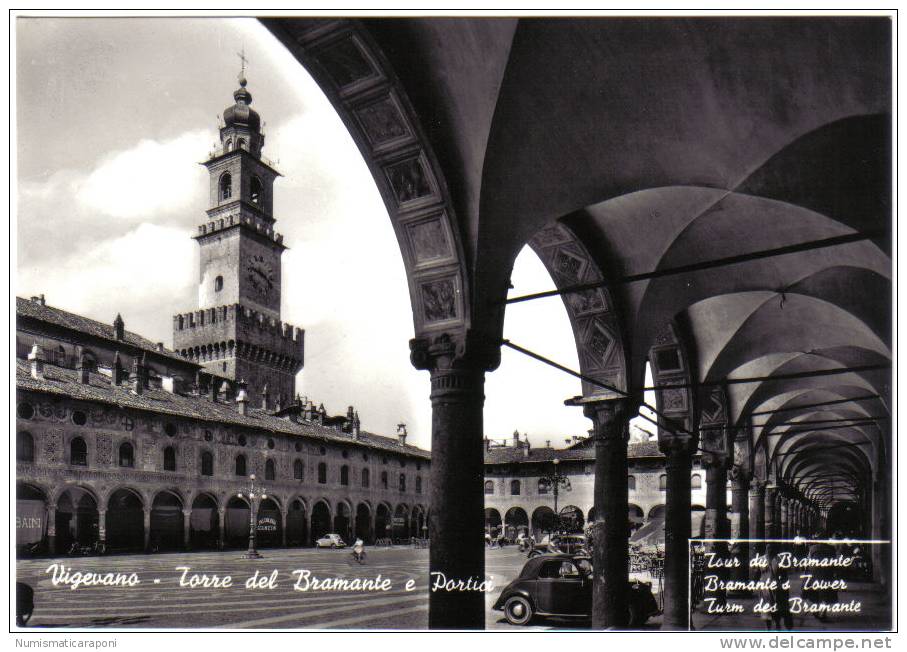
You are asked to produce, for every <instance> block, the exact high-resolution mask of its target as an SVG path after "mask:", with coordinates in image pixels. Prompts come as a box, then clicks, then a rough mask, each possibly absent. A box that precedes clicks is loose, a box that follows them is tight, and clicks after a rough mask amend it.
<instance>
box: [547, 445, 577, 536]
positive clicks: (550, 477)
mask: <svg viewBox="0 0 907 652" xmlns="http://www.w3.org/2000/svg"><path fill="white" fill-rule="evenodd" d="M551 462H552V464H554V471H552V472H551V473H548V474H547V475H543V476H542V477H541V478H539V482H540V483H542V484H544V485H545V486H547V487H548V489H549V490H550V491H551V492H552V493H553V494H554V518H555V522H556V523H557V524H558V525H559V524H560V515H559V514H558V511H557V496H558V493H560V489H561V487H563V488H564V490H565V491H570V490H571V489H572V488H573V487H572V486H571V485H570V478H568V477H567V476H565V475H561V474H560V473H558V471H557V465H558V464H560V462H561V461H560V460H559V459H557V458H556V457H555V458H554V459H553V460H551Z"/></svg>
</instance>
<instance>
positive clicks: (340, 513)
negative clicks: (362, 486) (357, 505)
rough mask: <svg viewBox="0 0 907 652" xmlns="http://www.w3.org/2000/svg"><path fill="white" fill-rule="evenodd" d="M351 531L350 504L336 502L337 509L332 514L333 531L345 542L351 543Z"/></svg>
mask: <svg viewBox="0 0 907 652" xmlns="http://www.w3.org/2000/svg"><path fill="white" fill-rule="evenodd" d="M351 531H352V514H351V513H350V506H349V504H348V503H345V502H343V501H341V502H339V503H337V511H336V513H335V514H334V532H336V533H337V534H339V535H340V536H341V538H343V540H344V541H346V542H347V543H352V541H350V539H351V536H350V535H351Z"/></svg>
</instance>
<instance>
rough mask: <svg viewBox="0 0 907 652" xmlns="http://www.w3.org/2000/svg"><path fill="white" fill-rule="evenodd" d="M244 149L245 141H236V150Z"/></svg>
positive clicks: (241, 139)
mask: <svg viewBox="0 0 907 652" xmlns="http://www.w3.org/2000/svg"><path fill="white" fill-rule="evenodd" d="M245 148H246V141H245V139H244V138H240V139H239V140H237V141H236V149H245Z"/></svg>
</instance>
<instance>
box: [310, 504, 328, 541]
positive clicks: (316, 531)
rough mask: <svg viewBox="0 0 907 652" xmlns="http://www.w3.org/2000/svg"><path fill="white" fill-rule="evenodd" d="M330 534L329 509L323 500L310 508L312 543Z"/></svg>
mask: <svg viewBox="0 0 907 652" xmlns="http://www.w3.org/2000/svg"><path fill="white" fill-rule="evenodd" d="M330 532H331V509H330V508H329V507H328V505H327V503H326V502H324V501H323V500H319V501H318V502H317V503H315V505H314V506H313V507H312V543H313V544H314V542H315V541H317V540H318V539H320V538H321V537H323V536H324V535H325V534H329V533H330Z"/></svg>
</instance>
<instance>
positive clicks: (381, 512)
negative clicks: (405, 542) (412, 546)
mask: <svg viewBox="0 0 907 652" xmlns="http://www.w3.org/2000/svg"><path fill="white" fill-rule="evenodd" d="M390 523H391V510H390V507H388V506H387V505H385V504H384V503H381V504H380V505H378V507H377V508H376V509H375V539H386V538H388V537H389V536H390V535H391V531H390Z"/></svg>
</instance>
